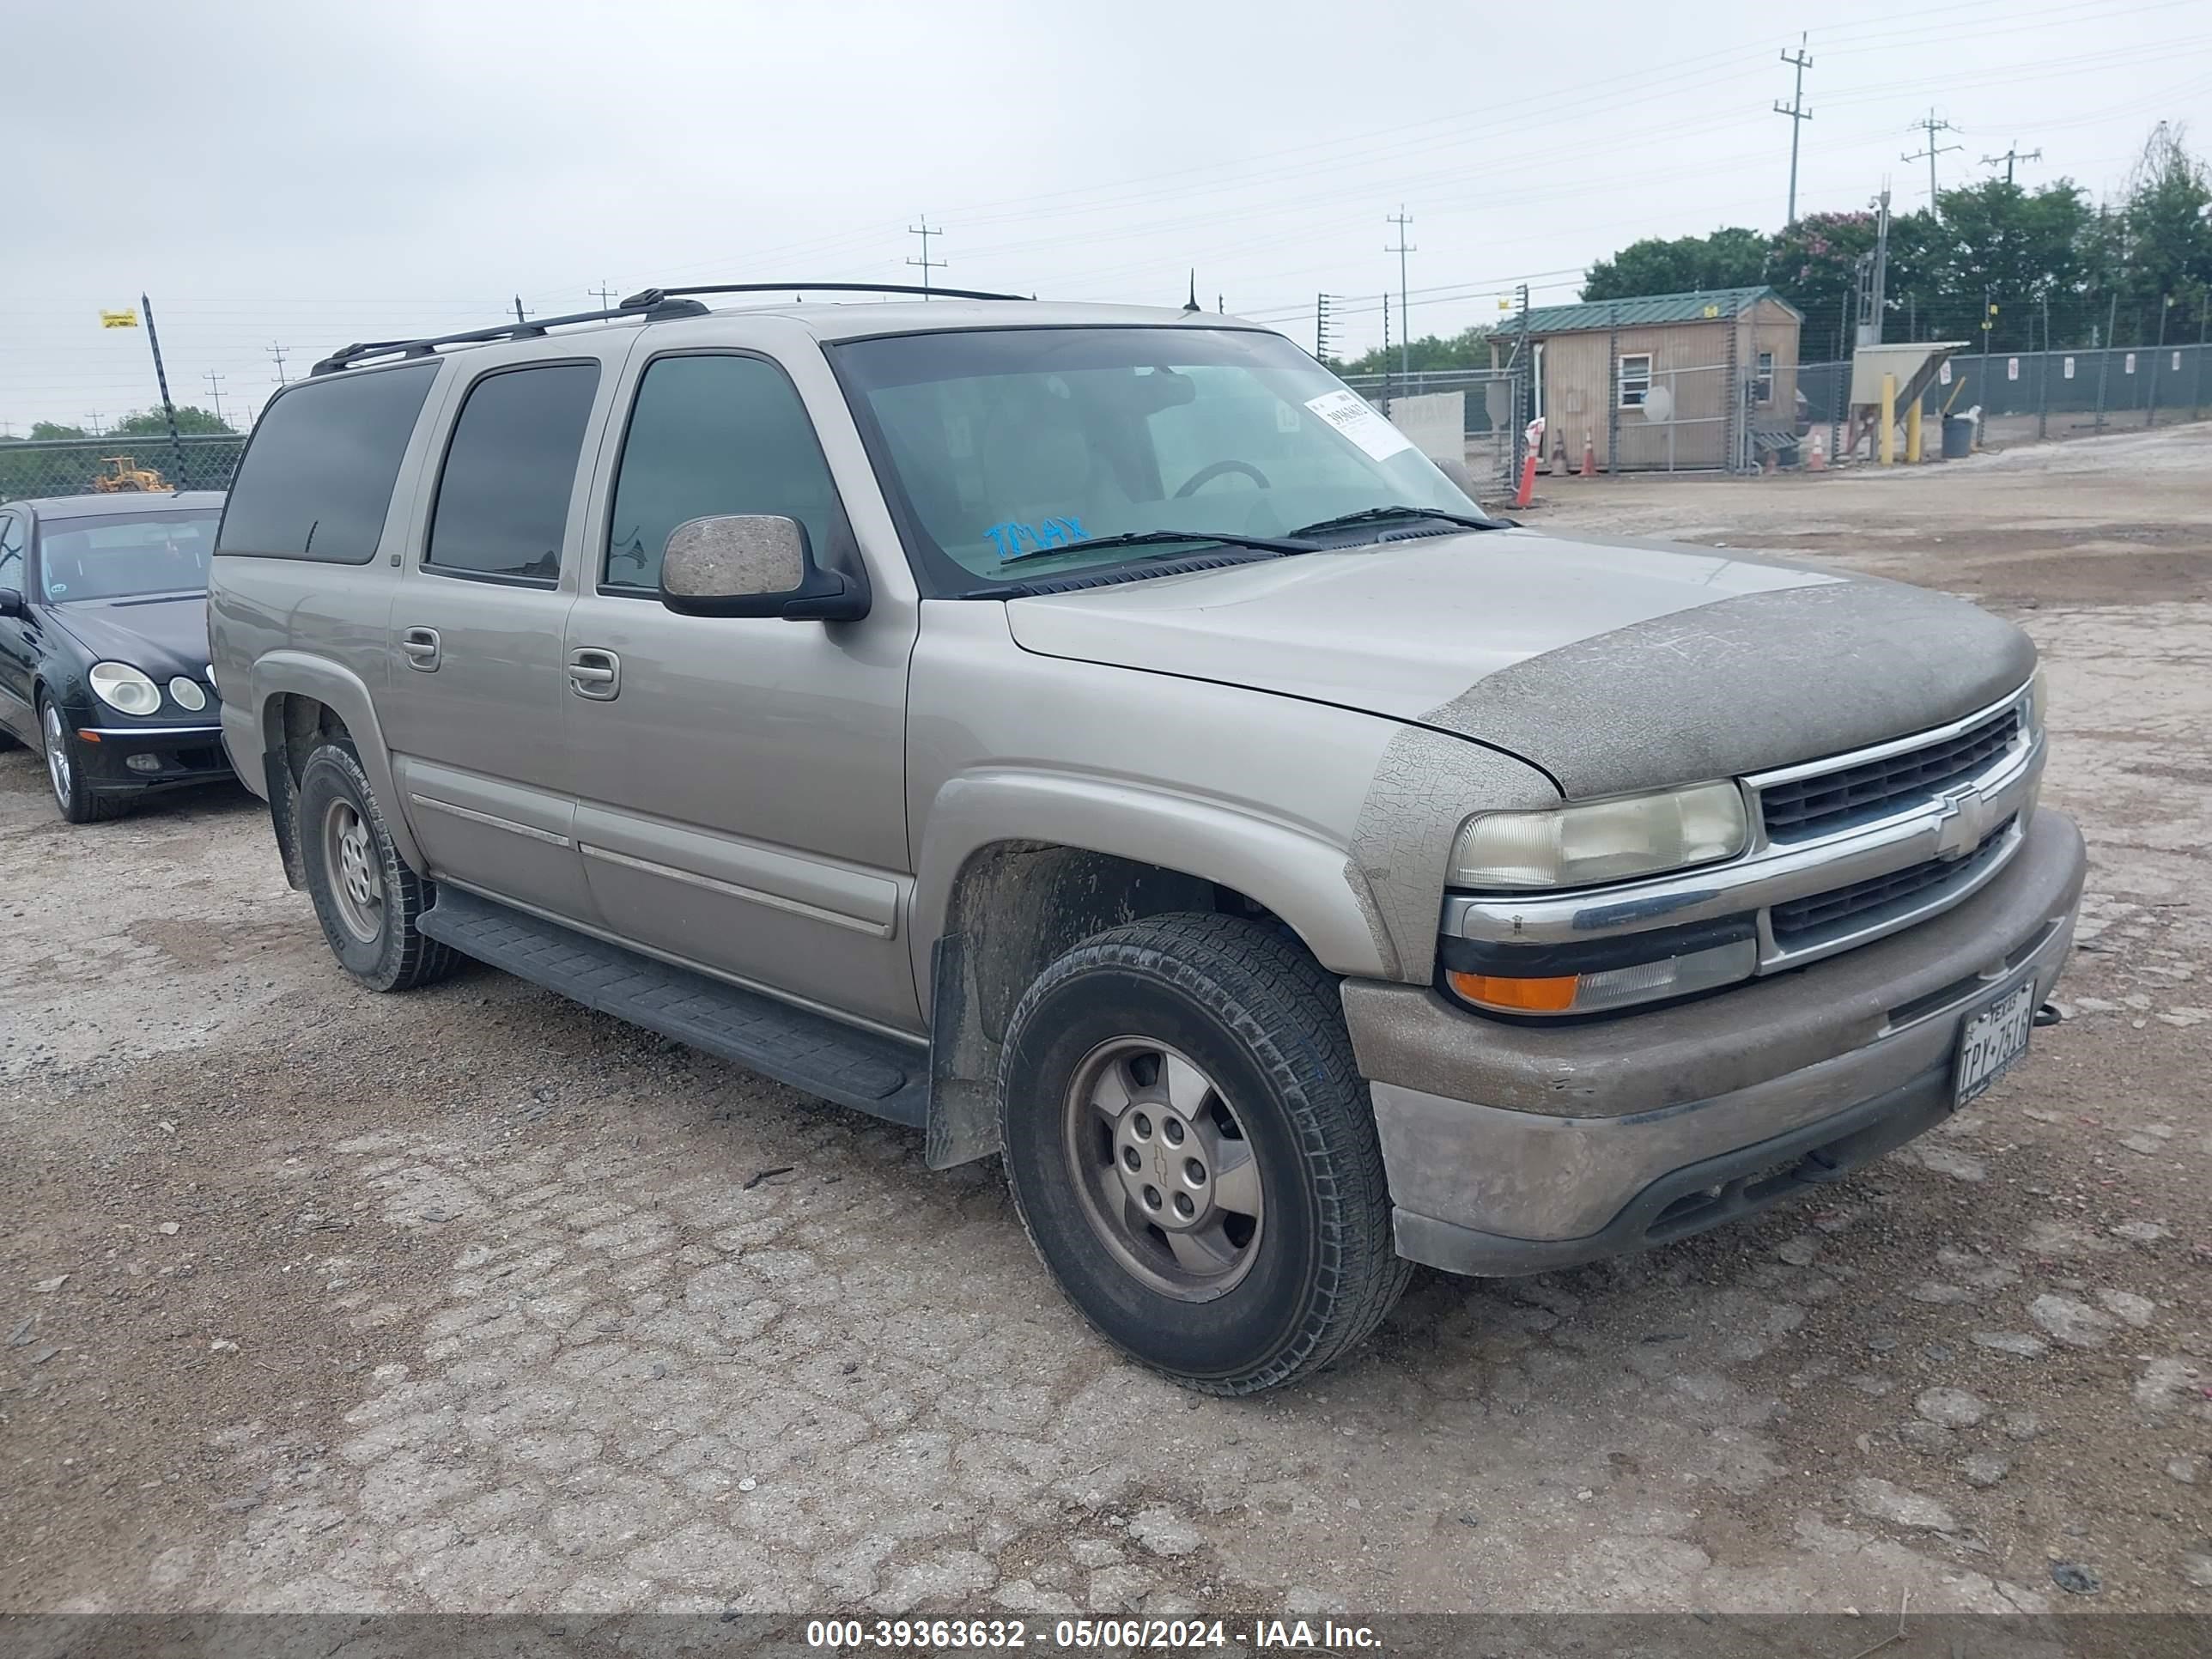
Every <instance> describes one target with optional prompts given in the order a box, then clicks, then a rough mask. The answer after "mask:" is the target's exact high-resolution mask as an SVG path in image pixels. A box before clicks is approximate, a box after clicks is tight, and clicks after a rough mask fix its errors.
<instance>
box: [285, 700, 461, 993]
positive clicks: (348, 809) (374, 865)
mask: <svg viewBox="0 0 2212 1659" xmlns="http://www.w3.org/2000/svg"><path fill="white" fill-rule="evenodd" d="M293 822H294V823H295V826H296V829H297V832H298V835H299V837H300V860H301V865H302V866H304V868H305V871H306V873H307V892H308V895H309V896H311V897H312V898H313V900H314V902H315V916H316V919H317V920H318V921H320V922H321V923H322V924H323V937H324V938H325V939H328V940H329V941H330V946H331V954H332V955H334V956H336V957H337V959H338V962H339V964H340V965H341V966H343V968H344V969H345V970H346V971H347V972H348V973H349V974H351V975H353V976H354V977H355V978H356V979H357V980H359V981H361V982H362V984H364V985H366V986H368V988H369V989H370V990H372V991H405V990H411V989H412V988H413V987H416V986H417V985H427V984H428V983H429V982H430V981H432V980H435V979H441V978H443V977H444V976H445V975H447V973H449V972H451V971H452V969H453V962H454V957H453V951H451V950H450V949H449V948H448V947H447V946H446V945H441V944H440V943H438V941H437V940H435V939H430V938H428V937H427V936H426V935H424V934H423V933H420V932H418V931H417V930H416V926H415V924H416V919H417V918H419V917H420V916H421V915H422V912H423V911H425V910H427V909H428V908H430V904H431V902H432V897H433V890H432V889H431V886H430V884H429V883H428V882H427V881H425V880H423V879H422V877H420V876H418V875H416V873H415V872H414V871H412V870H410V869H409V868H408V867H407V864H406V861H405V860H404V859H402V858H401V857H400V856H399V849H398V848H396V847H395V846H393V845H392V835H391V832H390V831H389V830H387V829H386V828H385V824H384V813H383V811H381V809H380V808H379V806H378V805H377V802H376V796H375V793H374V791H372V790H371V789H370V787H369V785H368V774H367V773H366V772H364V771H362V766H361V759H360V757H358V756H357V755H356V754H355V753H354V751H353V746H352V745H351V744H348V743H344V742H329V743H325V744H322V745H321V746H320V747H319V748H318V749H317V750H315V751H314V752H313V754H311V755H309V756H308V757H307V764H306V765H305V766H303V767H301V769H300V790H299V804H298V805H297V807H296V808H295V811H294V813H293Z"/></svg>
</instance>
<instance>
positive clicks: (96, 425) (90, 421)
mask: <svg viewBox="0 0 2212 1659" xmlns="http://www.w3.org/2000/svg"><path fill="white" fill-rule="evenodd" d="M84 422H85V424H86V425H87V426H88V427H90V428H92V435H93V436H94V437H95V438H105V437H106V433H105V432H102V431H101V430H100V411H99V410H96V409H95V410H93V411H92V412H91V413H90V414H88V415H87V416H85V417H84Z"/></svg>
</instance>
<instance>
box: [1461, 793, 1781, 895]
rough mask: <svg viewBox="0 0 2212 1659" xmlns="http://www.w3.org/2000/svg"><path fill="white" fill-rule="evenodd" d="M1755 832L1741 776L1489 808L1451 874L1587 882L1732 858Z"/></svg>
mask: <svg viewBox="0 0 2212 1659" xmlns="http://www.w3.org/2000/svg"><path fill="white" fill-rule="evenodd" d="M1749 836H1750V825H1749V821H1748V820H1747V817H1745V814H1744V808H1743V792H1742V791H1741V789H1739V788H1737V787H1736V786H1735V784H1733V783H1701V784H1699V785H1697V786H1695V787H1692V788H1688V789H1670V790H1665V791H1662V792H1661V793H1656V794H1650V795H1624V796H1622V797H1621V798H1620V799H1618V800H1598V801H1589V802H1587V803H1584V804H1583V805H1575V806H1555V807H1553V808H1550V809H1549V810H1547V811H1541V812H1484V813H1480V814H1479V815H1478V816H1476V817H1471V818H1469V819H1468V821H1467V823H1466V824H1465V825H1464V826H1463V827H1462V829H1461V830H1460V832H1459V840H1458V842H1457V843H1456V844H1455V846H1454V847H1453V848H1452V860H1451V869H1450V872H1449V883H1450V884H1451V885H1452V886H1454V887H1474V888H1501V887H1503V888H1545V887H1587V886H1591V885H1594V884H1597V883H1599V882H1607V881H1626V880H1627V879H1628V878H1631V877H1634V876H1649V875H1656V874H1657V873H1659V872H1662V871H1666V870H1680V869H1683V868H1685V867H1686V866H1690V865H1693V864H1711V862H1713V861H1714V860H1716V859H1725V858H1732V857H1734V856H1735V854H1738V853H1741V851H1743V849H1744V846H1745V843H1746V842H1747V840H1748V839H1749Z"/></svg>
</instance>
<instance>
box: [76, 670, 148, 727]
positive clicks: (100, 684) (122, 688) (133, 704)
mask: <svg viewBox="0 0 2212 1659" xmlns="http://www.w3.org/2000/svg"><path fill="white" fill-rule="evenodd" d="M88 678H90V680H91V681H92V689H93V690H94V692H96V693H97V694H98V695H99V697H100V701H101V702H104V703H106V705H107V706H108V707H109V708H114V709H119V710H120V711H121V712H123V713H124V714H154V713H155V712H156V711H157V710H159V709H160V708H161V687H159V686H157V685H155V684H154V682H153V681H151V680H149V679H148V678H146V677H145V675H143V674H142V673H141V672H139V671H138V670H137V669H135V668H133V667H132V666H131V665H130V664H129V663H127V662H96V663H94V664H93V665H92V672H91V674H90V675H89V676H88Z"/></svg>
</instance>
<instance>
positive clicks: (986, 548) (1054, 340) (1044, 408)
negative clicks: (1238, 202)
mask: <svg viewBox="0 0 2212 1659" xmlns="http://www.w3.org/2000/svg"><path fill="white" fill-rule="evenodd" d="M832 352H833V356H834V359H835V362H836V367H837V372H838V375H839V377H840V379H841V380H842V381H843V383H844V385H845V387H846V390H847V392H848V395H849V396H850V397H851V398H852V399H853V401H854V404H855V405H856V407H857V408H858V409H859V410H860V413H861V414H862V416H863V422H862V423H863V426H864V427H866V428H872V432H871V433H870V437H871V441H872V446H873V447H875V449H876V450H877V457H876V459H877V463H878V471H879V472H880V473H882V474H884V475H885V476H886V477H888V479H889V480H890V483H892V484H893V485H894V493H895V495H896V497H897V500H896V506H897V507H899V508H900V510H901V518H902V523H903V528H904V529H905V531H906V532H907V535H908V540H909V542H910V543H912V544H915V553H916V562H917V564H918V565H919V566H920V567H921V569H920V572H919V574H921V577H922V580H923V586H924V588H925V590H926V591H927V592H933V593H934V594H937V595H939V596H945V595H949V594H957V593H962V592H969V591H971V590H974V589H975V588H977V587H979V586H993V585H994V584H997V583H1003V582H1012V581H1030V580H1039V579H1044V580H1049V579H1050V578H1053V577H1055V576H1065V575H1073V574H1088V573H1090V572H1091V571H1094V570H1103V569H1105V568H1109V566H1117V565H1127V564H1131V563H1134V562H1146V561H1151V562H1158V561H1159V560H1161V559H1163V558H1173V557H1175V556H1177V551H1178V550H1177V549H1176V548H1175V547H1174V546H1172V545H1169V546H1163V545H1162V542H1163V541H1164V538H1163V537H1162V536H1161V535H1160V534H1159V532H1177V533H1178V534H1179V535H1184V536H1188V538H1189V544H1188V551H1190V552H1192V553H1205V552H1207V551H1210V550H1212V548H1210V547H1209V544H1208V541H1207V538H1208V537H1209V536H1212V535H1218V536H1221V537H1223V538H1239V537H1242V538H1261V540H1263V541H1265V540H1267V539H1269V538H1274V539H1280V538H1285V537H1289V536H1291V534H1292V532H1296V531H1297V530H1298V529H1299V528H1300V527H1301V526H1312V525H1316V524H1319V523H1321V522H1322V521H1324V520H1340V519H1342V518H1345V517H1346V516H1347V515H1352V514H1358V513H1365V512H1368V511H1370V509H1374V508H1377V507H1408V508H1411V509H1413V510H1414V512H1415V513H1416V514H1418V513H1419V511H1422V510H1434V511H1437V512H1439V513H1449V514H1454V515H1457V516H1460V517H1462V518H1465V517H1470V516H1472V517H1477V518H1479V517H1480V514H1481V509H1480V507H1476V506H1475V504H1474V502H1472V501H1469V500H1468V498H1467V497H1466V496H1465V495H1462V493H1461V492H1460V491H1459V490H1458V489H1456V488H1455V486H1454V485H1453V484H1452V483H1451V481H1450V480H1449V479H1448V478H1446V477H1444V475H1443V473H1442V472H1440V471H1437V469H1436V467H1435V466H1434V465H1431V463H1430V462H1429V460H1428V459H1426V458H1425V456H1423V455H1422V454H1421V453H1420V452H1419V450H1418V449H1416V448H1415V447H1413V443H1412V442H1411V441H1409V440H1408V439H1407V438H1406V437H1404V436H1403V435H1401V434H1400V432H1399V431H1398V429H1397V428H1395V427H1394V426H1392V425H1391V424H1390V423H1389V422H1388V421H1386V420H1384V419H1383V416H1381V415H1379V414H1377V413H1376V411H1375V410H1373V409H1372V408H1370V406H1369V405H1368V404H1366V403H1365V402H1364V401H1363V400H1362V399H1361V398H1360V397H1359V395H1358V393H1357V392H1352V391H1350V390H1348V389H1346V386H1344V385H1343V383H1342V382H1341V381H1340V380H1337V379H1336V377H1335V376H1334V375H1333V374H1330V373H1329V372H1328V370H1327V369H1325V368H1322V366H1321V365H1320V364H1319V363H1317V362H1315V361H1314V360H1313V359H1312V358H1311V357H1309V356H1306V354H1305V353H1304V352H1303V351H1301V350H1299V349H1297V347H1296V346H1294V345H1292V344H1291V343H1290V342H1289V341H1287V340H1285V339H1284V338H1282V337H1280V336H1279V335H1274V334H1267V333H1263V332H1260V331H1253V330H1243V329H1227V328H1201V327H1182V328H1176V327H1169V328H1102V327H1093V328H1037V329H1026V328H1009V329H991V330H974V331H952V332H946V333H940V334H910V335H901V336H896V337H888V338H884V339H876V340H856V341H851V342H848V343H843V344H841V345H837V346H835V347H833V348H832ZM1370 528H1373V527H1372V526H1370ZM1139 536H1143V537H1146V538H1147V540H1146V542H1144V543H1133V542H1132V540H1131V539H1130V538H1133V537H1139ZM1109 538H1110V539H1112V541H1113V543H1114V544H1112V545H1103V544H1104V543H1107V542H1108V541H1109ZM1333 539H1335V540H1336V541H1337V542H1338V544H1341V541H1342V539H1343V538H1333ZM1367 539H1370V540H1371V539H1372V535H1371V534H1370V536H1369V537H1368V538H1367ZM1093 543H1097V544H1102V545H1087V544H1093ZM1231 550H1235V548H1234V544H1233V543H1232V544H1231ZM1243 551H1245V552H1246V554H1247V555H1248V556H1255V557H1267V556H1280V554H1279V552H1278V553H1274V554H1270V553H1269V552H1267V550H1264V549H1262V550H1256V551H1255V550H1250V549H1244V550H1243ZM1017 560H1018V561H1019V564H1018V568H1015V569H1012V570H1006V572H1005V574H1004V575H1001V574H1000V571H1001V569H1002V568H1004V567H1005V566H1006V565H1007V564H1009V563H1011V562H1014V561H1017Z"/></svg>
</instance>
